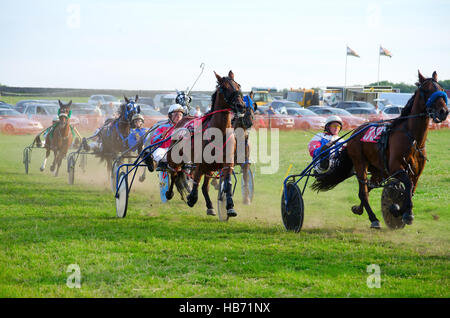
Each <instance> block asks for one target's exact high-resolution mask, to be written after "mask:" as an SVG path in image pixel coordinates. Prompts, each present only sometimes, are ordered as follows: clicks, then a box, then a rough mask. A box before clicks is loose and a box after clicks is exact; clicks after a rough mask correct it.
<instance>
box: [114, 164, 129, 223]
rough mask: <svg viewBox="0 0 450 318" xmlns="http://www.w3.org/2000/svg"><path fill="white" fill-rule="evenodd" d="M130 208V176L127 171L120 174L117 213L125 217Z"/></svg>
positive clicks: (120, 216)
mask: <svg viewBox="0 0 450 318" xmlns="http://www.w3.org/2000/svg"><path fill="white" fill-rule="evenodd" d="M127 208H128V176H127V175H126V174H125V172H121V173H120V174H119V183H118V190H117V194H116V215H117V217H118V218H124V217H125V216H126V215H127Z"/></svg>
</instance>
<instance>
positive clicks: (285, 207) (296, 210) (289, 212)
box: [281, 182, 304, 232]
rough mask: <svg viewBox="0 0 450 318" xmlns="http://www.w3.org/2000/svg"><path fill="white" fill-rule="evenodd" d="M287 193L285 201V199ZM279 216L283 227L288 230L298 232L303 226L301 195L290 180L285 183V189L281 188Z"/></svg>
mask: <svg viewBox="0 0 450 318" xmlns="http://www.w3.org/2000/svg"><path fill="white" fill-rule="evenodd" d="M285 193H286V195H287V202H286V200H285ZM281 218H282V220H283V224H284V227H285V228H286V230H288V231H294V232H300V230H301V229H302V226H303V218H304V205H303V197H302V193H301V191H300V189H299V188H298V186H297V185H296V184H295V183H293V182H290V183H288V184H286V191H284V190H283V196H282V197H281Z"/></svg>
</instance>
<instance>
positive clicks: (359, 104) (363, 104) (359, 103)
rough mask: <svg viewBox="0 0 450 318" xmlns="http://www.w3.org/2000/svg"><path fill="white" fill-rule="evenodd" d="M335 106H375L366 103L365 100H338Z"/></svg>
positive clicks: (344, 107) (345, 107) (343, 107)
mask: <svg viewBox="0 0 450 318" xmlns="http://www.w3.org/2000/svg"><path fill="white" fill-rule="evenodd" d="M334 107H336V108H342V109H347V108H356V107H360V108H375V106H374V105H373V104H371V103H367V102H359V101H344V102H338V103H337V104H336V106H334Z"/></svg>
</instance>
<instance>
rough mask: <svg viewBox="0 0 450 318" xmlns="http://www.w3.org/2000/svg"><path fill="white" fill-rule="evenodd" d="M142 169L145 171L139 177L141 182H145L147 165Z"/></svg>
mask: <svg viewBox="0 0 450 318" xmlns="http://www.w3.org/2000/svg"><path fill="white" fill-rule="evenodd" d="M142 170H143V172H142V174H141V176H140V177H139V181H140V182H144V180H145V171H146V170H147V169H145V167H144V169H142Z"/></svg>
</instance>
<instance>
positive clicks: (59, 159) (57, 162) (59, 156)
mask: <svg viewBox="0 0 450 318" xmlns="http://www.w3.org/2000/svg"><path fill="white" fill-rule="evenodd" d="M63 156H64V154H63V153H62V152H61V151H59V152H58V154H57V155H56V158H55V170H54V171H53V176H55V177H57V176H58V172H59V167H60V166H61V162H62V158H63Z"/></svg>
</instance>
